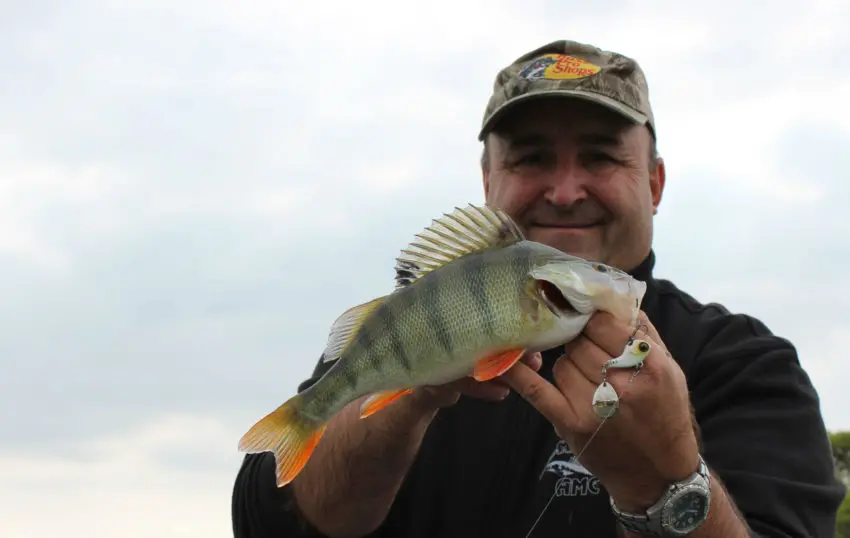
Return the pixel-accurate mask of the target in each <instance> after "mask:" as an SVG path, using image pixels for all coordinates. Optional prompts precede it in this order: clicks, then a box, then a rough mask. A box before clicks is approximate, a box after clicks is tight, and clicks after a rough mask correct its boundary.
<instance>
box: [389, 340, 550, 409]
mask: <svg viewBox="0 0 850 538" xmlns="http://www.w3.org/2000/svg"><path fill="white" fill-rule="evenodd" d="M519 363H522V364H523V365H524V366H525V367H526V368H530V369H531V370H533V371H534V372H536V371H538V370H540V367H541V366H542V365H543V358H542V357H541V355H540V353H530V354H527V355H524V356H523V357H522V359H520V361H519ZM519 363H518V364H519ZM515 366H516V365H515ZM510 392H511V389H510V387H509V386H508V385H507V384H506V383H505V382H504V381H503V380H502V379H501V378H496V379H491V380H489V381H483V382H481V381H476V380H475V379H473V378H471V377H464V378H461V379H458V380H457V381H453V382H451V383H448V384H446V385H439V386H433V387H422V388H420V389H418V390H415V391H414V392H413V394H411V395H410V396H409V398H411V399H413V400H412V401H416V402H417V403H419V404H420V405H424V406H425V407H426V408H428V409H438V408H441V407H449V406H452V405H454V404H455V403H457V401H458V400H459V399H460V396H461V395H464V396H469V397H471V398H480V399H483V400H490V401H501V400H504V399H505V398H506V397H507V396H508V394H510ZM399 403H401V402H399Z"/></svg>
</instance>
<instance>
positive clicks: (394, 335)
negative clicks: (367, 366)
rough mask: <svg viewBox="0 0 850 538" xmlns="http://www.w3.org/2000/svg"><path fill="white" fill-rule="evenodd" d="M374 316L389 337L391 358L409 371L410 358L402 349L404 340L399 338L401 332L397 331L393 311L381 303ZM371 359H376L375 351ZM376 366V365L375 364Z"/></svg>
mask: <svg viewBox="0 0 850 538" xmlns="http://www.w3.org/2000/svg"><path fill="white" fill-rule="evenodd" d="M375 316H376V317H377V319H378V320H379V321H380V322H381V323H382V324H383V329H384V330H385V331H386V333H387V335H388V336H389V338H390V349H391V351H392V355H393V357H392V358H394V359H396V360H398V363H399V364H400V365H401V367H402V368H403V369H404V370H405V371H407V372H410V371H411V365H410V358H409V357H408V356H407V351H406V350H405V349H404V342H403V341H402V339H401V333H400V332H399V328H398V324H397V323H396V321H397V318H396V315H395V312H393V311H392V309H391V308H390V307H389V305H387V304H383V305H381V306H380V308H378V310H377V312H375ZM373 360H378V355H377V353H376V354H375V357H374V359H373ZM376 368H378V367H377V366H376ZM378 369H380V368H378Z"/></svg>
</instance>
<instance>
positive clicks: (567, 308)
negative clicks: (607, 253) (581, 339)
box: [529, 251, 646, 325]
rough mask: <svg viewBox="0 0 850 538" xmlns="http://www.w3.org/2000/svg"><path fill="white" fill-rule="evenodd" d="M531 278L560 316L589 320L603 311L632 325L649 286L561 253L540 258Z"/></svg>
mask: <svg viewBox="0 0 850 538" xmlns="http://www.w3.org/2000/svg"><path fill="white" fill-rule="evenodd" d="M529 275H530V276H531V278H533V279H534V280H535V285H536V288H537V290H538V295H539V296H540V298H541V299H542V301H543V303H544V304H545V305H546V306H547V307H548V308H549V310H550V311H551V312H552V313H553V314H554V315H555V316H558V317H566V316H571V315H572V316H581V317H587V318H589V317H590V316H591V315H592V314H593V313H594V312H597V311H600V310H601V311H605V312H608V313H610V314H611V315H613V316H614V317H615V318H617V319H620V320H623V321H625V322H627V323H630V324H632V325H633V324H634V323H635V322H636V320H637V315H638V312H639V309H640V304H641V302H642V301H643V297H644V295H645V293H646V283H645V282H642V281H640V280H638V279H636V278H634V277H633V276H631V275H630V274H628V273H626V272H625V271H622V270H620V269H617V268H616V267H613V266H610V265H606V264H603V263H597V262H593V261H589V260H585V259H583V258H578V257H575V256H571V255H569V254H565V253H563V252H561V251H557V252H555V253H548V254H546V255H543V256H540V257H538V259H537V260H536V263H535V265H534V266H533V267H532V269H531V270H530V272H529Z"/></svg>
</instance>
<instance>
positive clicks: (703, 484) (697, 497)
mask: <svg viewBox="0 0 850 538" xmlns="http://www.w3.org/2000/svg"><path fill="white" fill-rule="evenodd" d="M689 497H690V498H691V499H692V500H691V504H693V503H694V502H696V503H697V504H699V505H701V506H699V507H698V508H696V509H694V508H693V507H689V508H688V509H687V510H686V511H685V514H677V513H675V512H674V510H675V509H676V508H677V504H679V503H680V502H681V501H683V500H685V501H687V500H688V498H689ZM710 505H711V474H710V473H709V470H708V466H707V465H706V463H705V461H704V460H703V458H702V456H700V457H699V468H698V469H697V471H696V472H695V473H694V474H692V475H691V476H690V477H688V478H686V479H684V480H682V481H679V482H675V483H673V484H671V485H670V486H669V487H668V488H667V489H666V490H665V491H664V494H663V495H661V498H660V499H659V500H658V501H657V502H656V503H655V504H653V505H652V506H650V507H649V508H648V509H647V510H646V512H644V513H642V514H629V513H626V512H623V511H621V510H620V509H619V508H617V506H616V504H615V503H614V499H613V498H612V499H611V511H612V512H613V513H614V516H615V517H616V519H617V521H618V522H619V523H620V524H621V525H622V526H623V528H625V529H626V530H629V531H631V532H635V533H638V534H648V535H652V536H658V537H661V538H673V537H681V536H687V535H688V534H690V533H692V532H693V531H694V530H696V529H697V528H698V527H699V526H700V525H701V524H702V523H703V522H704V521H705V519H706V518H707V516H708V509H709V507H710ZM682 515H685V516H686V519H685V520H684V521H682V520H681V516H682Z"/></svg>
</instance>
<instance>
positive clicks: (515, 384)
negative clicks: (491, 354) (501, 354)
mask: <svg viewBox="0 0 850 538" xmlns="http://www.w3.org/2000/svg"><path fill="white" fill-rule="evenodd" d="M575 377H580V376H578V375H576V376H575ZM502 379H503V381H504V382H505V383H507V384H508V385H509V386H510V387H511V388H512V389H513V390H515V391H516V392H517V393H518V394H519V395H520V396H522V397H523V398H524V399H525V400H526V401H528V403H530V404H531V405H532V406H534V407H535V408H536V409H537V410H538V411H540V413H541V414H542V415H543V416H544V417H546V419H547V420H549V422H551V423H552V424H553V425H554V426H555V429H556V431H558V434H559V435H563V434H562V432H563V431H564V430H565V429H566V427H565V425H567V424H570V423H574V422H575V420H576V413H575V410H574V409H573V408H572V406H571V405H570V403H569V402H568V401H567V399H566V398H564V395H563V394H562V393H561V391H560V390H558V389H557V388H556V387H555V386H554V385H552V384H551V383H549V382H548V381H546V380H545V379H544V378H543V377H541V376H540V375H539V374H538V373H537V372H535V371H534V370H532V369H531V368H529V367H528V366H526V365H525V364H522V363H520V364H517V365H516V366H514V367H513V368H511V369H510V370H508V371H507V372H506V373H505V374H504V375H502ZM567 383H568V384H570V387H571V388H572V386H573V385H572V384H571V383H572V382H571V381H568V382H567Z"/></svg>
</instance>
